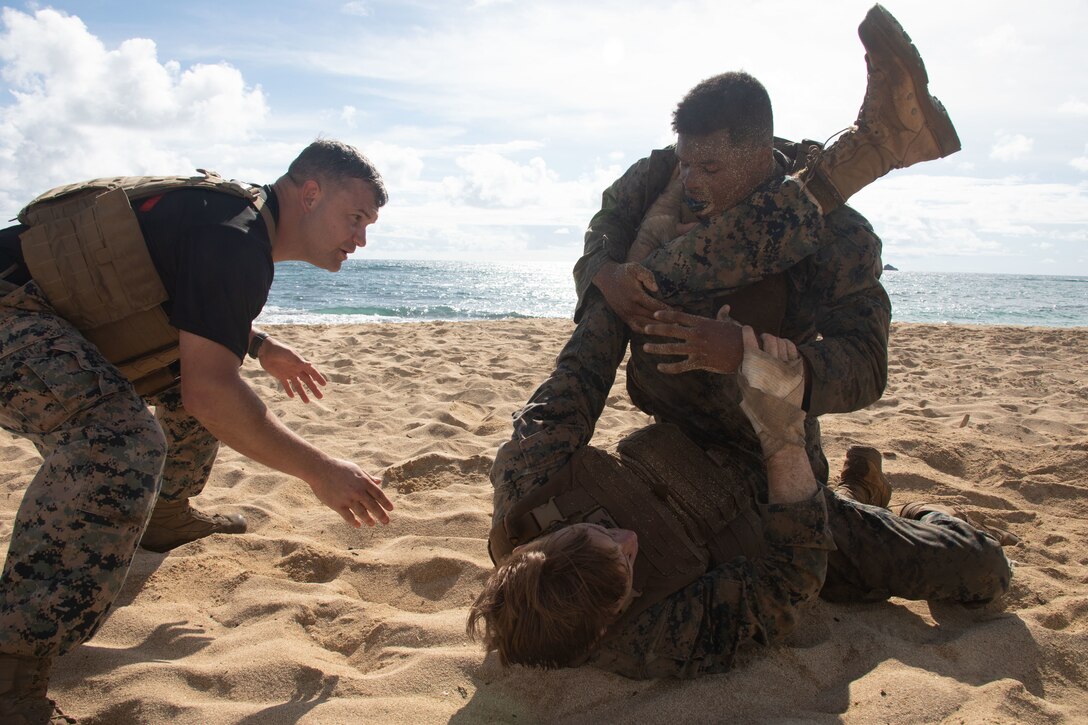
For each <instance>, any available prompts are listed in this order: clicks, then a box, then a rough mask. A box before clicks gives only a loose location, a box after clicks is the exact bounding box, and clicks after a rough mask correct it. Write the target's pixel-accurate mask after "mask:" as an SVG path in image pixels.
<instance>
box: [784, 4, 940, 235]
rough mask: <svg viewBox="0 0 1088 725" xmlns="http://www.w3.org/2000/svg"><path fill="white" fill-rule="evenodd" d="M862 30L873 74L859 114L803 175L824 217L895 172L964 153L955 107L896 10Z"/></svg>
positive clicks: (875, 13)
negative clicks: (933, 81)
mask: <svg viewBox="0 0 1088 725" xmlns="http://www.w3.org/2000/svg"><path fill="white" fill-rule="evenodd" d="M858 35H859V36H860V37H861V42H862V44H863V45H864V46H865V50H866V53H865V65H866V68H867V71H868V84H867V86H866V89H865V98H864V100H863V101H862V104H861V110H860V111H859V112H858V119H857V121H856V122H855V124H854V126H853V127H851V128H850V129H849V130H847V131H846V132H845V133H843V134H842V135H841V136H839V138H838V139H836V141H835V142H834V143H833V144H831V145H830V146H828V147H827V148H826V149H824V150H822V151H821V150H820V149H819V147H818V146H812V147H810V158H809V165H808V167H807V168H806V169H804V170H803V171H802V172H801V173H800V174H799V178H800V179H801V181H802V182H803V183H804V185H805V189H806V190H807V191H808V192H809V193H810V194H811V195H812V197H813V198H814V199H815V200H816V203H817V204H819V206H820V209H821V211H822V212H823V213H824V214H827V213H828V212H830V211H832V210H833V209H835V208H838V207H839V206H841V205H843V204H845V203H846V200H847V199H849V198H850V197H851V196H853V195H854V193H855V192H857V191H858V190H860V189H862V188H863V187H865V186H867V185H869V184H871V183H872V182H873V181H876V180H877V179H879V178H880V177H881V176H884V174H886V173H888V172H889V171H891V170H892V169H903V168H906V167H908V166H911V165H912V164H917V163H919V162H921V161H930V160H933V159H939V158H942V157H944V156H948V155H949V154H952V153H955V152H956V151H959V150H960V139H959V136H957V135H956V129H955V127H954V126H953V125H952V120H951V119H950V118H949V117H948V112H947V111H945V110H944V106H942V105H941V102H940V101H938V100H937V99H936V98H934V97H933V96H931V95H930V94H929V90H928V89H927V86H928V84H929V76H928V75H927V73H926V67H925V64H924V63H923V62H922V56H921V55H919V54H918V50H917V49H916V48H915V47H914V44H913V43H911V40H910V36H908V35H907V34H906V32H905V31H904V30H903V27H902V26H901V25H900V24H899V22H898V21H897V20H896V19H895V18H894V17H892V14H891V13H889V12H888V11H887V10H885V9H884V8H883V7H881V6H880V5H874V6H873V7H872V9H871V10H869V12H868V14H867V15H866V16H865V20H863V21H862V23H861V25H860V26H858Z"/></svg>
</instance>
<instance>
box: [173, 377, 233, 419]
mask: <svg viewBox="0 0 1088 725" xmlns="http://www.w3.org/2000/svg"><path fill="white" fill-rule="evenodd" d="M222 400H223V397H222V395H221V394H219V393H217V392H216V389H215V387H214V386H212V385H209V384H208V383H207V382H204V381H203V380H200V379H197V380H195V381H189V380H186V379H185V377H184V376H183V377H182V379H181V405H182V407H183V408H185V412H187V413H188V414H189V415H191V416H193V417H194V418H196V419H197V420H198V421H200V423H201V424H202V425H203V426H204V427H205V428H208V429H212V428H213V427H214V426H215V423H216V417H217V416H216V413H217V411H218V410H219V409H220V402H221V401H222Z"/></svg>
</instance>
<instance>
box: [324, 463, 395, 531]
mask: <svg viewBox="0 0 1088 725" xmlns="http://www.w3.org/2000/svg"><path fill="white" fill-rule="evenodd" d="M307 482H308V483H309V484H310V488H312V489H313V492H314V495H316V496H317V498H318V500H319V501H321V503H323V504H325V505H326V506H328V507H329V508H331V509H332V510H333V511H335V512H336V513H338V514H340V516H341V517H342V518H343V519H344V521H346V522H347V523H348V525H349V526H354V527H355V528H359V527H360V526H362V525H363V524H366V525H367V526H373V525H374V524H375V523H377V522H378V521H380V522H381V523H383V524H388V523H389V514H387V513H386V511H392V510H393V503H392V502H391V501H390V500H389V497H388V496H386V495H385V491H382V482H381V480H380V479H377V478H374V477H373V476H371V475H370V474H368V473H367V472H366V471H364V470H363V469H361V468H359V466H357V465H355V464H354V463H352V462H351V461H345V460H341V459H335V458H334V459H331V460H328V461H327V465H326V466H324V467H323V471H322V475H320V476H318V477H315V478H314V479H312V480H309V481H307Z"/></svg>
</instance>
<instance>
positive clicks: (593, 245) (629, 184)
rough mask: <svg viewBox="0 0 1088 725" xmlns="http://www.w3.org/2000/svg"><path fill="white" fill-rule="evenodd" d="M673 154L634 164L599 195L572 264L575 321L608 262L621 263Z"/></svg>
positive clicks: (670, 165) (662, 182) (662, 151)
mask: <svg viewBox="0 0 1088 725" xmlns="http://www.w3.org/2000/svg"><path fill="white" fill-rule="evenodd" d="M675 165H676V154H675V153H674V152H673V150H672V149H671V148H668V149H660V150H657V151H654V152H653V153H652V154H650V156H649V157H647V158H645V159H642V160H640V161H637V162H636V163H635V164H634V165H633V166H631V168H629V169H628V170H627V172H626V173H624V175H623V176H621V177H620V178H619V179H617V180H616V181H615V182H613V184H612V185H611V186H610V187H608V188H607V189H605V191H604V193H603V194H602V195H601V210H600V211H598V212H597V213H596V214H595V215H593V218H592V219H591V220H590V221H589V228H588V229H587V230H586V236H585V249H584V251H583V254H582V257H581V259H579V260H578V261H577V262H576V263H575V264H574V287H575V290H576V291H577V293H578V304H577V307H576V308H575V312H574V319H575V321H578V320H581V319H582V315H583V314H584V312H585V306H586V296H587V293H588V292H589V290H590V289H591V288H592V286H593V278H594V277H596V276H597V273H598V272H600V271H601V267H602V266H604V263H605V262H607V261H608V260H610V259H611V260H612V261H615V262H623V261H624V260H626V259H627V250H628V249H629V248H630V247H631V244H632V243H633V242H634V241H635V235H636V234H637V232H638V227H639V225H640V224H641V223H642V218H643V217H644V216H645V215H646V210H647V209H649V208H650V205H651V204H652V203H653V202H654V200H655V199H657V197H658V196H659V195H660V194H661V192H662V191H664V190H665V187H666V186H668V183H669V178H670V176H671V174H672V170H673V168H674V167H675Z"/></svg>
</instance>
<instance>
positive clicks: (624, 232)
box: [491, 151, 1010, 677]
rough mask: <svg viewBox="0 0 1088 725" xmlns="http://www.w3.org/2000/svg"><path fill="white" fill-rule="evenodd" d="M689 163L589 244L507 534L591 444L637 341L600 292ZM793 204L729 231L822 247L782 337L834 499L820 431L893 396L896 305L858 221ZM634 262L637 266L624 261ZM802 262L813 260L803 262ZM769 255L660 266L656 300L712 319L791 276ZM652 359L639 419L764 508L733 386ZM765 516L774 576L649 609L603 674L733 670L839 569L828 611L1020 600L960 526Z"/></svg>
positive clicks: (528, 429) (663, 163)
mask: <svg viewBox="0 0 1088 725" xmlns="http://www.w3.org/2000/svg"><path fill="white" fill-rule="evenodd" d="M674 164H675V157H674V155H673V154H672V153H671V151H666V152H655V154H653V155H651V157H650V158H649V159H644V160H643V161H641V162H639V163H637V164H636V165H635V166H633V167H632V169H631V170H630V171H629V172H628V173H627V174H626V175H625V176H624V177H623V178H621V179H620V180H619V181H617V182H616V183H615V184H614V185H613V186H612V187H611V188H610V189H609V190H608V191H606V192H605V196H604V202H605V203H604V208H602V210H601V212H600V213H599V214H598V215H597V216H595V217H594V220H593V222H592V223H591V225H590V230H589V231H588V232H587V235H586V240H587V244H586V251H587V253H586V256H584V257H583V258H582V259H581V260H580V261H579V263H578V266H576V268H575V276H576V282H577V284H578V290H579V307H578V312H577V314H576V319H578V321H579V324H578V326H577V328H576V330H575V331H574V334H573V335H572V337H571V340H570V342H569V343H568V344H567V346H566V347H565V348H564V349H563V351H562V352H561V353H560V355H559V358H558V361H557V365H556V370H555V372H554V373H553V374H552V376H551V377H550V378H549V379H548V380H547V381H545V383H544V384H543V385H542V386H541V387H540V388H538V389H537V391H536V392H535V393H534V394H533V396H532V398H531V399H530V400H529V403H528V404H527V405H526V406H525V407H524V408H522V409H521V410H520V411H518V413H516V414H515V420H514V435H513V437H512V439H511V440H510V441H509V442H508V443H506V444H505V445H503V446H502V447H501V448H500V449H499V452H498V454H497V456H496V460H495V465H494V467H493V469H492V474H491V478H492V483H493V484H494V486H495V517H496V518H495V521H500V520H501V518H502V516H504V515H505V513H506V511H507V510H508V507H509V505H510V504H511V503H512V502H514V501H516V500H518V499H520V498H521V497H522V496H524V495H525V493H526V492H527V491H528V490H531V489H532V488H533V487H534V486H537V485H540V484H541V483H543V482H544V481H546V480H547V477H548V475H550V474H551V473H552V472H553V471H556V470H558V469H559V468H560V467H562V465H564V464H565V463H566V460H567V459H568V458H569V456H570V455H571V454H572V452H573V451H574V450H576V449H577V448H578V447H580V446H583V445H587V444H588V443H589V440H590V438H591V437H592V434H593V428H594V426H595V425H596V421H597V419H598V417H599V416H600V413H601V412H602V410H603V408H604V405H605V403H606V400H607V395H608V392H609V390H610V388H611V386H612V384H613V382H614V381H615V371H616V369H617V367H618V366H619V364H620V363H621V361H622V359H623V355H624V351H625V349H626V345H627V342H628V339H629V336H630V334H631V333H630V331H629V330H628V328H627V327H626V325H624V324H623V322H622V321H621V320H619V319H618V318H617V317H616V316H615V314H614V313H613V312H612V311H611V310H610V309H609V308H608V307H607V304H606V303H605V302H604V299H603V297H602V296H601V295H600V294H599V292H597V291H596V289H595V288H594V287H592V278H593V275H594V274H595V273H596V270H599V269H600V261H601V255H609V257H610V258H612V259H615V260H616V261H620V260H622V259H623V258H624V255H625V253H626V251H625V250H626V246H625V245H629V244H630V241H631V240H633V238H634V233H635V230H636V229H637V226H638V222H639V221H640V219H641V216H642V214H643V213H644V212H645V209H646V208H648V207H649V205H650V204H651V203H652V201H653V198H654V195H655V193H657V192H660V190H661V189H663V188H664V186H665V184H666V183H667V181H668V176H669V174H670V173H671V170H672V166H673V165H674ZM772 183H773V182H772ZM655 189H656V192H655V191H654V190H655ZM781 189H782V186H781V185H779V186H778V187H777V191H776V188H775V187H773V186H770V185H768V186H765V187H763V188H761V189H759V190H757V193H756V195H755V199H754V200H749V203H747V204H743V205H741V207H743V210H744V212H745V213H746V214H750V215H753V217H752V219H751V220H749V222H745V221H744V220H742V219H739V218H737V219H730V220H729V221H730V225H731V227H730V228H732V229H734V230H743V229H748V232H747V233H748V234H750V235H755V236H754V237H753V239H754V240H755V241H757V242H758V241H759V240H760V237H759V236H758V235H759V234H765V235H766V236H765V238H763V239H764V241H767V240H770V239H771V238H772V237H773V238H797V239H803V238H804V234H803V233H802V232H801V230H797V229H792V228H790V227H792V225H802V226H803V225H815V226H814V228H813V229H812V230H811V231H812V234H813V235H815V236H816V237H817V238H818V239H819V243H818V244H816V245H815V249H814V251H812V252H811V253H810V254H808V255H806V256H803V257H802V258H801V259H799V260H797V261H796V262H795V263H793V264H792V265H785V266H783V267H782V268H781V271H782V272H783V273H784V277H785V279H786V282H787V284H786V296H787V300H786V305H785V313H784V316H783V320H782V322H781V326H780V327H779V329H778V330H776V332H777V334H779V335H780V336H782V337H788V338H789V339H792V340H793V341H794V342H795V343H797V345H798V348H799V350H800V351H801V353H802V355H803V356H804V358H805V361H806V365H807V366H808V368H809V372H810V375H811V378H812V387H811V390H810V395H809V400H808V408H807V409H808V412H809V418H808V420H807V421H806V433H807V447H808V453H809V458H810V461H811V462H812V466H813V471H814V473H815V474H816V476H817V479H818V480H820V481H823V482H825V483H826V481H827V474H828V468H827V463H826V460H825V459H824V457H823V453H822V451H821V450H820V444H819V424H818V421H817V419H816V416H817V415H820V414H822V413H826V412H838V411H849V410H856V409H858V408H861V407H864V406H865V405H868V404H869V403H871V402H872V401H874V400H876V399H877V398H879V397H880V394H881V393H882V392H883V389H884V385H885V382H886V376H887V335H888V327H889V324H890V304H889V302H888V298H887V295H886V294H885V292H884V290H883V288H882V287H881V286H880V283H879V276H880V271H881V262H880V242H879V239H877V237H876V236H875V235H874V234H873V232H872V229H871V228H870V227H869V225H868V223H867V222H865V220H864V219H862V218H861V217H860V216H859V215H857V214H856V213H855V212H853V211H852V210H850V209H849V208H843V209H840V210H838V211H836V212H834V213H833V214H831V215H828V216H827V217H825V218H824V219H822V220H819V221H817V220H814V219H813V218H812V216H811V213H810V211H811V210H806V209H805V208H804V207H805V205H806V204H809V202H808V201H807V200H806V199H804V198H802V197H800V196H798V195H796V194H792V192H790V191H789V190H788V189H787V193H778V192H779V191H781ZM739 210H740V207H738V208H737V209H735V210H731V212H732V211H739ZM780 212H782V213H780ZM729 215H730V212H726V214H725V215H723V216H724V217H729ZM745 224H747V225H748V226H747V227H745V226H744V225H745ZM723 228H725V227H723ZM751 242H752V240H749V242H747V243H745V244H748V246H747V247H746V248H747V249H748V250H749V251H744V250H743V249H742V247H743V246H744V245H741V246H740V247H737V248H736V249H737V250H738V251H737V253H745V254H749V255H751V251H750V250H751V249H755V250H767V249H772V248H773V244H772V243H771V242H770V241H767V244H754V246H753V245H752V244H751ZM737 243H738V244H740V242H739V241H738V242H737ZM684 244H685V245H686V246H685V247H684V248H685V249H687V250H689V251H688V253H691V254H693V255H695V256H699V255H698V247H697V246H693V244H692V243H691V242H690V241H687V242H684ZM666 246H668V245H666ZM780 248H781V247H780ZM621 249H622V250H623V252H624V255H620V254H617V253H616V252H617V250H621ZM793 249H794V251H795V252H798V253H799V252H800V251H802V250H803V247H801V246H797V247H794V248H793ZM761 253H762V252H757V254H756V257H755V259H754V261H753V259H748V260H746V261H742V262H736V261H733V260H722V259H720V258H719V257H718V256H717V255H716V254H702V255H701V258H699V259H693V260H692V261H691V263H690V264H679V265H678V268H679V270H680V272H679V273H677V274H674V273H673V271H671V270H669V269H664V268H657V267H654V266H653V265H654V264H655V261H654V256H653V255H651V258H650V259H648V260H646V263H647V266H650V267H651V268H652V269H653V271H654V273H655V275H656V276H657V279H658V282H659V284H662V282H663V281H666V280H674V281H675V282H676V287H675V290H674V289H673V288H670V287H668V286H667V284H671V282H668V283H667V284H666V285H662V287H663V289H664V290H666V293H667V294H668V295H670V299H672V300H673V301H674V302H676V303H677V304H679V306H681V307H682V308H683V309H684V310H685V311H688V312H692V313H695V314H703V315H708V316H713V314H714V313H715V312H716V311H717V305H718V304H719V303H720V301H721V296H722V293H723V292H724V291H726V290H729V289H732V288H731V287H730V286H729V285H737V286H739V287H743V286H744V284H745V281H744V280H745V278H746V276H747V279H748V283H749V284H751V283H758V282H759V281H760V280H763V279H764V278H765V277H766V276H767V275H768V274H774V273H775V272H776V270H777V269H778V268H776V266H775V265H777V264H778V263H779V262H781V261H782V259H783V258H782V257H781V256H780V255H776V254H770V253H769V254H765V255H763V256H762V257H759V254H761ZM680 256H682V255H680ZM760 259H762V260H763V261H762V262H760ZM669 260H671V261H669ZM677 261H678V260H677V259H676V258H672V257H670V256H669V253H668V252H665V253H663V254H662V255H661V256H660V257H658V262H660V263H661V264H662V265H664V264H670V263H671V264H675V263H676V262H677ZM760 264H764V265H765V266H764V267H763V268H760ZM670 275H672V276H670ZM723 280H725V281H726V282H724V283H723ZM700 281H705V282H707V283H708V286H709V287H710V288H711V289H710V291H709V292H707V293H706V294H704V295H700V290H698V289H695V288H693V287H691V285H693V284H699V283H700ZM641 342H642V340H640V339H639V336H635V337H634V339H632V340H631V358H630V360H629V362H628V368H627V373H628V389H629V391H630V392H631V394H632V399H633V400H634V401H635V403H636V404H637V405H638V406H639V407H640V408H642V409H643V410H645V411H646V412H648V413H651V414H653V415H655V417H656V418H657V419H658V420H659V421H661V422H671V423H674V424H676V425H678V426H679V427H680V428H681V429H682V430H683V431H684V432H685V433H686V434H688V435H689V437H691V438H692V439H693V440H695V441H697V442H699V443H700V444H701V445H703V446H704V447H705V448H707V449H708V450H710V451H711V455H712V457H714V458H715V460H719V461H721V462H722V475H723V477H736V478H737V480H739V481H744V480H746V479H747V477H753V478H752V480H751V481H750V482H749V483H750V484H751V485H753V486H754V488H755V490H757V491H762V492H764V494H763V500H766V493H765V492H766V485H767V482H766V473H765V471H764V469H763V467H762V455H761V451H760V448H759V441H758V439H757V438H756V436H755V432H754V431H753V430H752V428H751V425H750V424H749V423H748V421H747V418H746V417H745V416H744V415H743V413H742V412H741V411H740V408H739V402H740V391H739V388H738V387H737V385H736V381H735V379H734V378H733V377H732V376H723V375H713V374H710V373H701V372H688V373H683V374H681V375H666V374H663V373H660V372H658V371H657V369H656V364H657V362H658V359H655V358H654V356H651V355H648V354H646V353H644V352H642V350H641ZM760 508H761V511H760V513H761V514H762V516H763V519H764V527H765V534H766V536H767V538H768V544H769V545H770V547H771V549H772V554H771V555H770V556H769V557H768V558H767V559H765V560H761V561H759V562H750V561H746V560H738V561H735V562H733V563H731V564H730V565H727V566H724V567H718V568H716V569H714V570H711V571H709V572H707V574H706V575H705V576H704V577H703V578H702V579H700V580H698V581H696V582H694V583H693V584H691V585H689V586H687V587H685V588H684V589H682V590H680V591H678V592H677V593H676V594H674V595H673V596H672V597H670V598H668V599H666V600H665V601H663V602H661V603H659V604H656V605H654V606H652V607H650V608H648V609H647V610H646V611H644V612H643V613H641V614H640V615H639V616H638V617H637V618H636V619H635V620H634V621H632V622H629V623H628V624H627V625H626V626H625V627H624V628H623V630H622V631H620V632H616V633H612V634H611V636H610V637H609V639H608V640H607V641H606V642H605V643H604V646H603V647H602V649H601V651H600V652H599V653H598V655H597V659H596V661H597V663H598V664H599V665H601V666H604V667H607V668H609V669H612V670H615V671H618V672H620V673H622V674H625V675H628V676H632V677H657V676H662V675H672V676H679V677H689V676H693V675H698V674H701V673H706V672H720V671H723V670H726V669H728V668H729V667H731V666H732V663H733V659H734V656H735V653H736V651H737V649H738V647H739V646H740V645H741V644H743V643H745V642H749V641H755V642H759V643H763V644H769V643H771V642H774V641H776V640H777V639H779V638H781V636H782V635H783V634H785V633H786V632H788V631H789V629H790V628H791V627H792V626H793V623H794V618H795V617H796V613H797V607H798V606H799V605H800V604H803V603H804V602H805V601H807V600H809V599H811V598H812V597H813V596H814V595H815V593H816V592H817V591H820V589H821V583H822V579H823V576H822V574H823V572H824V568H825V565H826V582H823V591H822V594H823V595H824V596H825V597H827V598H829V599H836V600H845V601H874V600H881V599H885V598H887V597H889V596H901V597H909V598H914V599H950V600H954V601H960V602H964V603H968V604H978V603H983V602H986V601H988V600H990V599H992V598H993V597H995V596H998V595H1000V594H1001V593H1002V592H1004V591H1005V590H1006V589H1007V587H1008V583H1009V578H1010V569H1009V564H1008V561H1007V559H1005V557H1004V554H1003V553H1002V552H1001V549H1000V546H999V545H998V543H997V542H996V541H995V540H994V539H992V538H991V537H989V536H986V535H985V534H983V533H982V532H979V531H977V530H975V529H973V528H972V527H970V526H969V525H967V524H966V523H964V522H962V521H959V520H958V519H953V518H950V517H947V516H928V517H926V521H925V522H918V521H909V520H906V519H902V518H899V517H897V516H895V515H894V514H892V513H891V512H889V511H887V510H885V509H878V508H875V507H871V506H864V505H861V504H856V503H854V502H852V501H847V500H845V499H841V498H839V497H838V496H836V495H834V494H833V493H832V492H831V491H830V490H829V489H827V488H826V487H825V488H823V489H821V493H820V494H818V495H817V496H816V497H814V498H813V499H812V500H810V501H807V502H802V503H799V504H793V505H791V506H761V507H760Z"/></svg>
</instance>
